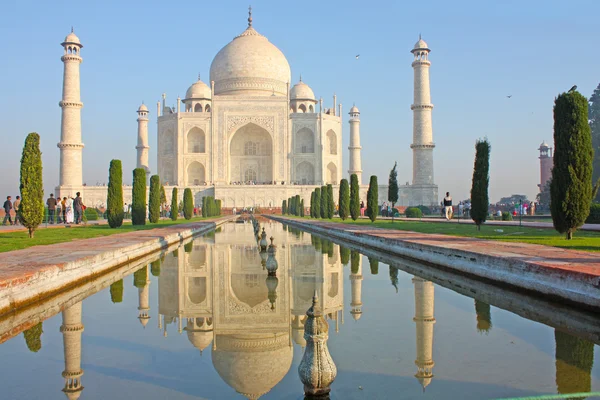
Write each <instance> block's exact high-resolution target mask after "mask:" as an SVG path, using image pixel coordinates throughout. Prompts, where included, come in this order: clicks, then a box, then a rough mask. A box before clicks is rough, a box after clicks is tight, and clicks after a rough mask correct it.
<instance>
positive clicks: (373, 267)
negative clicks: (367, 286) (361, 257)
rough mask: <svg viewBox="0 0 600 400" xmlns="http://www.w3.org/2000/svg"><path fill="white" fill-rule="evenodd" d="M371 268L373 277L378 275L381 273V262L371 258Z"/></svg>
mask: <svg viewBox="0 0 600 400" xmlns="http://www.w3.org/2000/svg"><path fill="white" fill-rule="evenodd" d="M369 268H371V275H377V274H378V273H379V260H378V259H376V258H371V257H369Z"/></svg>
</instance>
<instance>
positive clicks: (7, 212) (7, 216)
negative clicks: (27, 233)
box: [2, 196, 13, 225]
mask: <svg viewBox="0 0 600 400" xmlns="http://www.w3.org/2000/svg"><path fill="white" fill-rule="evenodd" d="M11 200H12V197H10V196H6V201H5V202H4V221H2V225H6V221H8V224H9V225H12V224H13V221H12V218H11V216H10V210H12V208H13V205H12V201H11Z"/></svg>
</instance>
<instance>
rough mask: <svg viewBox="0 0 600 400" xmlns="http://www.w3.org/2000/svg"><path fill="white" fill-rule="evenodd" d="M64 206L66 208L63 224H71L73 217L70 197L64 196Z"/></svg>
mask: <svg viewBox="0 0 600 400" xmlns="http://www.w3.org/2000/svg"><path fill="white" fill-rule="evenodd" d="M65 207H66V209H67V212H66V218H65V224H72V223H73V222H74V221H75V218H74V213H73V199H72V198H71V197H65Z"/></svg>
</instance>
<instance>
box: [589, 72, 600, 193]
mask: <svg viewBox="0 0 600 400" xmlns="http://www.w3.org/2000/svg"><path fill="white" fill-rule="evenodd" d="M588 119H589V121H590V129H591V130H592V148H593V149H594V162H593V174H592V182H596V188H597V187H598V186H597V185H598V182H600V84H599V85H598V87H597V88H596V90H594V93H593V94H592V97H590V108H589V115H588ZM594 197H595V199H596V201H600V193H598V191H597V190H596V193H595V196H594Z"/></svg>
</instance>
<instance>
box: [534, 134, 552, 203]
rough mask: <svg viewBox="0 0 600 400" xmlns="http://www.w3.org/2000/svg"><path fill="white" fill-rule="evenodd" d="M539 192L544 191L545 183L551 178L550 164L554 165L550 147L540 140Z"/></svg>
mask: <svg viewBox="0 0 600 400" xmlns="http://www.w3.org/2000/svg"><path fill="white" fill-rule="evenodd" d="M538 150H539V151H540V184H539V185H538V187H539V188H540V192H543V191H544V188H545V187H546V183H548V181H549V180H550V178H552V166H553V165H554V158H553V157H552V147H550V146H548V143H546V142H545V141H544V142H542V144H541V145H540V148H539V149H538Z"/></svg>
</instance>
